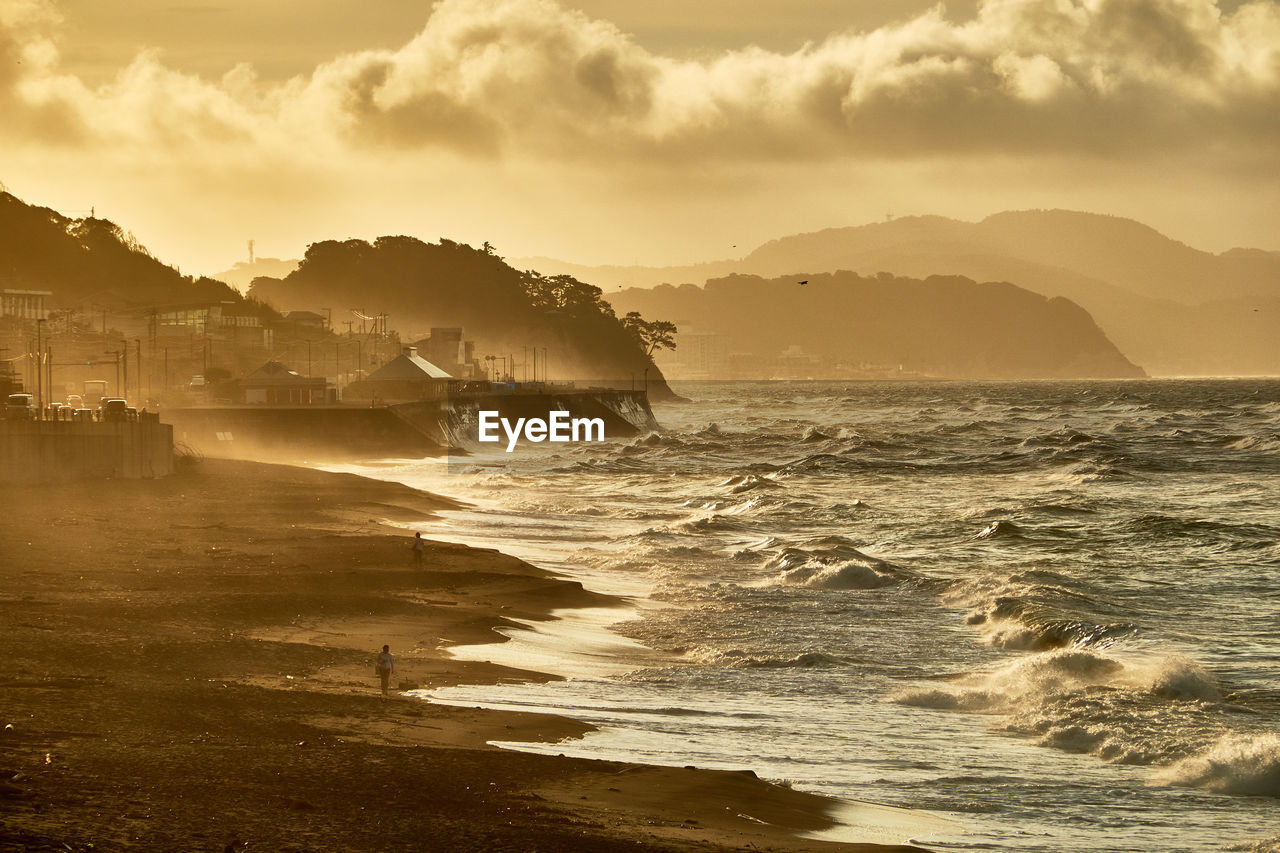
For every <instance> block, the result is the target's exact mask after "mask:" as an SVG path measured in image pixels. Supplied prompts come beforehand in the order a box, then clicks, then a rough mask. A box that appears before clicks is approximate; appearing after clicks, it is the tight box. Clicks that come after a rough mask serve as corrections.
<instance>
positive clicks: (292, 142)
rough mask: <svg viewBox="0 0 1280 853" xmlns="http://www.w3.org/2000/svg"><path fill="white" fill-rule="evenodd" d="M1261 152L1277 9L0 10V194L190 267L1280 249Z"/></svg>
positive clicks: (461, 0) (525, 0)
mask: <svg viewBox="0 0 1280 853" xmlns="http://www.w3.org/2000/svg"><path fill="white" fill-rule="evenodd" d="M1278 131H1280V3H1278V2H1276V0H1253V2H1246V3H1234V2H1233V3H1231V4H1229V5H1226V4H1214V3H1212V2H1208V0H986V2H981V3H974V2H970V0H966V2H964V3H959V4H948V5H947V6H945V7H943V6H940V5H930V4H928V3H922V2H915V0H910V2H893V0H863V2H834V1H833V0H789V2H786V0H733V2H730V0H704V2H700V3H696V4H675V3H669V2H624V0H580V1H579V2H577V3H575V4H570V3H556V2H553V0H443V2H439V3H436V4H434V5H432V4H427V3H421V2H413V3H411V2H405V0H378V2H375V3H366V4H356V3H351V2H349V0H344V1H343V2H338V0H307V1H306V2H304V0H284V1H283V2H258V3H250V2H240V0H236V2H207V3H194V2H193V3H181V2H172V0H171V2H163V0H128V2H123V0H63V2H52V0H0V146H2V148H0V150H3V152H4V156H3V159H0V182H3V183H4V185H5V186H6V187H7V188H8V189H9V190H10V191H11V192H14V193H15V194H17V195H18V196H19V197H21V198H23V199H24V200H26V201H29V202H32V203H38V204H44V205H48V206H50V207H53V208H55V209H59V210H62V211H64V212H67V213H70V214H73V215H79V214H80V213H81V212H87V209H88V208H89V207H90V206H93V207H95V208H96V210H97V212H98V214H99V215H100V216H104V217H107V218H110V219H112V220H114V221H116V222H118V223H119V224H121V225H122V226H124V227H125V228H128V229H130V230H132V231H133V232H134V233H135V235H136V236H137V237H138V238H139V239H140V240H141V241H142V242H143V243H144V244H146V245H147V246H149V247H150V248H151V249H152V251H153V252H154V253H155V254H156V255H157V256H158V257H160V258H162V259H163V260H166V261H170V262H173V263H176V264H178V265H180V266H181V267H182V268H183V270H184V272H211V271H216V270H219V269H223V268H225V267H228V266H230V265H231V263H232V262H233V261H236V260H240V259H241V258H242V257H243V256H244V254H245V245H244V244H245V241H246V240H247V239H250V238H253V239H255V240H256V241H257V252H258V254H259V255H262V256H275V257H297V256H299V255H300V254H301V253H302V251H303V250H304V249H305V246H306V244H307V243H309V242H312V241H314V240H319V239H328V238H343V237H374V236H377V235H380V234H412V235H415V236H419V237H423V238H425V239H436V238H437V237H440V236H445V237H449V238H451V239H456V240H461V241H465V242H469V243H472V244H475V245H479V244H480V243H481V242H483V241H485V240H488V241H489V242H491V243H493V244H494V245H496V246H497V248H498V250H499V251H500V252H501V253H502V254H506V255H532V254H545V255H553V256H559V257H563V258H565V259H568V260H572V261H578V262H584V263H603V262H613V263H633V262H640V263H679V262H688V261H697V260H710V259H717V258H723V257H731V256H737V255H741V254H742V253H743V252H744V251H746V250H747V249H749V248H751V247H753V246H754V245H756V244H758V243H760V242H763V241H765V240H768V239H771V238H773V237H777V236H782V235H784V234H789V233H794V232H798V231H807V230H815V229H819V228H824V227H832V226H843V225H852V224H860V223H863V222H866V221H870V220H877V219H881V218H883V217H884V216H885V215H886V214H887V213H893V214H895V215H903V214H912V213H938V214H942V215H948V216H955V217H959V218H966V219H974V218H980V217H982V216H985V215H987V214H989V213H992V212H996V211H999V210H1003V209H1016V208H1048V207H1062V208H1071V209H1079V210H1090V211H1096V212H1102V213H1114V214H1117V215H1122V216H1131V217H1134V218H1137V219H1140V220H1142V221H1144V222H1146V223H1148V224H1150V225H1152V226H1154V227H1156V228H1158V229H1160V230H1162V231H1164V232H1166V233H1168V234H1170V235H1171V236H1173V237H1176V238H1178V239H1181V240H1183V241H1185V242H1188V243H1191V244H1192V245H1195V246H1197V247H1201V248H1207V249H1213V250H1221V249H1225V248H1229V247H1231V246H1236V245H1252V246H1260V247H1263V248H1270V249H1280V237H1277V234H1280V228H1278V227H1277V226H1280V133H1278ZM735 246H736V247H737V248H735Z"/></svg>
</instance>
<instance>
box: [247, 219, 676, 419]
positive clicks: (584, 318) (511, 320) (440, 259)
mask: <svg viewBox="0 0 1280 853" xmlns="http://www.w3.org/2000/svg"><path fill="white" fill-rule="evenodd" d="M249 295H250V296H251V297H252V298H255V299H259V300H262V301H263V302H265V303H267V304H269V305H272V306H273V307H276V308H278V309H280V310H288V309H309V310H312V311H318V310H322V309H323V307H324V306H328V307H329V308H331V309H332V310H333V314H334V317H335V326H336V325H337V324H338V321H337V320H336V318H337V317H338V316H340V315H344V314H346V313H347V312H348V310H350V309H351V308H354V309H355V310H357V311H359V313H360V314H363V315H365V316H377V315H381V314H386V315H388V318H389V319H388V322H389V324H390V326H391V327H392V328H395V329H398V330H399V331H400V333H401V337H402V338H404V339H406V340H412V339H414V338H415V337H418V336H421V335H425V334H426V333H427V331H428V330H429V329H430V328H432V327H457V326H461V327H462V329H463V333H464V335H465V336H466V337H467V338H468V339H473V340H475V341H476V344H477V348H476V352H477V355H480V354H482V353H492V354H495V355H497V356H499V357H501V356H507V355H510V356H512V357H515V356H519V357H520V359H521V362H523V360H524V353H525V352H526V351H528V350H529V349H532V350H535V351H537V350H544V349H545V356H546V357H547V358H548V359H549V368H550V373H549V375H550V376H551V378H552V379H553V380H562V379H574V380H578V381H582V382H607V383H610V384H615V385H617V384H629V383H631V382H632V381H633V379H634V380H636V381H639V380H641V379H642V377H644V376H645V375H646V371H647V376H648V381H649V387H650V389H651V390H652V391H653V392H654V393H655V395H656V396H658V397H661V396H663V395H664V394H666V393H669V390H668V389H667V388H666V384H665V382H664V381H663V379H662V376H661V372H660V371H659V370H658V369H657V368H655V367H654V366H653V364H652V362H651V361H650V360H649V357H648V355H647V354H646V352H645V350H644V349H643V348H642V347H641V345H640V344H639V342H638V339H637V337H636V336H635V335H634V334H633V333H632V331H631V330H630V329H629V328H628V327H627V326H626V325H624V323H623V322H622V321H621V320H619V319H618V317H616V316H615V315H614V312H613V309H612V307H610V306H609V304H608V303H606V302H604V301H603V300H602V299H601V292H600V289H599V288H597V287H594V286H592V285H590V284H585V283H583V282H581V281H577V280H576V279H574V278H572V277H570V276H553V277H547V276H542V275H539V274H538V273H536V272H532V271H527V272H520V271H518V270H516V269H514V268H512V267H511V266H509V265H508V264H506V263H505V262H504V261H503V259H502V258H500V257H498V256H497V255H496V254H494V253H493V251H492V250H491V249H490V248H489V247H488V246H487V245H486V247H484V248H483V249H473V248H472V247H470V246H467V245H464V244H461V243H455V242H453V241H451V240H444V239H442V240H441V241H440V242H439V243H426V242H423V241H422V240H418V239H416V238H414V237H404V236H388V237H380V238H378V239H377V240H375V241H374V242H372V243H369V242H366V241H364V240H344V241H335V240H326V241H323V242H319V243H313V244H311V245H310V246H308V247H307V251H306V255H305V256H304V257H303V259H302V261H301V263H300V264H299V265H298V268H297V269H296V270H294V271H293V272H291V273H289V274H288V275H286V276H284V277H283V278H272V277H259V278H256V279H254V281H253V283H252V285H251V287H250V289H249Z"/></svg>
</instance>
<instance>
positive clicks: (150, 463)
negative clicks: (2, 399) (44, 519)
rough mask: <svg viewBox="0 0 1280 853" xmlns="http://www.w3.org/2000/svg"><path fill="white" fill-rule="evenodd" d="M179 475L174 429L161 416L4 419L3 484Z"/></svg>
mask: <svg viewBox="0 0 1280 853" xmlns="http://www.w3.org/2000/svg"><path fill="white" fill-rule="evenodd" d="M172 473H173V429H172V427H170V426H169V425H168V424H164V423H161V422H160V420H159V418H157V417H156V416H155V415H147V414H143V415H142V416H141V417H140V418H139V419H138V420H136V421H125V422H113V423H99V422H87V423H80V422H67V421H0V482H6V483H47V482H57V481H67V480H84V479H107V478H118V479H142V478H148V477H164V476H166V475H168V474H172Z"/></svg>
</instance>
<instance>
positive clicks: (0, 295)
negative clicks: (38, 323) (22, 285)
mask: <svg viewBox="0 0 1280 853" xmlns="http://www.w3.org/2000/svg"><path fill="white" fill-rule="evenodd" d="M49 296H53V292H52V291H49V290H7V289H6V290H0V317H17V318H19V319H22V320H47V319H48V318H49V309H48V308H46V307H45V298H46V297H49Z"/></svg>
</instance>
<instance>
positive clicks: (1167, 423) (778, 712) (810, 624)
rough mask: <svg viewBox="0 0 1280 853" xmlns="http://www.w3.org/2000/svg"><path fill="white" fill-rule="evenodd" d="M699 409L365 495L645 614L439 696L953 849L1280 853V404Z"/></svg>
mask: <svg viewBox="0 0 1280 853" xmlns="http://www.w3.org/2000/svg"><path fill="white" fill-rule="evenodd" d="M676 390H677V391H678V392H679V393H681V394H684V395H686V396H687V397H688V398H690V400H691V402H689V403H684V404H665V405H660V406H657V407H655V411H656V414H657V416H658V419H659V421H660V422H661V423H662V425H663V430H662V431H661V432H660V433H655V434H652V435H647V436H643V437H640V438H637V439H635V440H632V441H627V442H616V443H606V444H595V445H578V446H565V445H557V446H554V447H548V446H546V445H522V446H521V447H519V448H518V449H517V450H516V452H515V453H511V454H507V453H502V452H486V453H485V454H477V455H475V456H471V457H466V458H462V459H458V458H455V459H453V460H452V461H450V462H449V463H448V464H442V463H440V462H436V461H428V462H421V461H417V462H400V463H392V464H386V463H383V464H379V465H374V466H367V467H366V466H347V467H346V468H345V469H344V470H353V471H357V472H360V473H364V474H368V475H371V476H377V477H383V478H388V479H396V480H400V481H403V482H407V483H409V484H411V485H415V486H420V487H423V488H427V489H431V490H434V491H439V492H442V493H445V494H449V495H453V496H456V497H459V498H462V499H464V500H468V501H470V502H472V504H473V506H472V507H471V508H469V509H467V510H465V511H460V512H454V513H449V514H448V515H447V516H446V517H445V518H444V519H443V520H441V521H440V522H437V523H433V524H430V525H426V526H423V527H422V528H421V529H423V530H424V531H425V532H426V533H427V534H428V535H430V536H434V537H437V538H441V539H449V540H455V541H464V542H474V543H477V544H484V545H487V546H490V547H498V548H501V549H502V550H505V551H508V552H510V553H515V554H517V555H519V556H522V557H525V558H526V559H529V560H531V561H533V562H535V563H538V564H540V565H544V566H548V567H550V568H553V569H555V570H556V571H559V572H561V573H563V574H565V575H568V576H572V577H575V578H579V579H582V580H583V582H584V583H585V584H587V585H588V586H589V587H591V588H595V589H599V590H601V591H605V592H613V593H617V594H620V595H624V596H626V597H628V599H629V601H630V602H631V604H632V607H630V608H624V609H619V610H615V611H592V612H589V613H586V614H577V615H575V614H566V617H567V618H566V619H565V620H564V621H563V622H561V623H555V624H554V625H548V624H545V623H543V624H538V625H531V626H530V629H529V630H528V631H516V632H510V633H512V634H513V640H512V641H511V642H509V643H504V644H501V645H488V646H481V647H473V648H470V649H463V650H460V651H459V654H461V655H464V656H474V657H480V658H488V659H493V660H500V661H503V662H511V663H516V664H520V663H524V664H525V665H529V666H532V667H534V668H540V669H550V670H553V671H558V672H561V673H562V674H565V675H568V676H570V677H569V678H568V679H567V680H565V681H560V682H553V683H551V684H545V685H510V684H506V685H500V686H498V687H463V688H453V689H448V690H438V691H431V692H430V696H431V698H432V700H433V701H445V702H460V703H465V704H471V705H479V704H486V705H493V706H499V707H511V708H529V709H537V710H548V711H553V712H556V713H561V714H566V715H569V716H574V717H578V718H581V719H584V720H588V721H590V722H592V723H595V724H596V725H598V726H599V727H600V730H599V731H598V732H595V733H593V734H590V735H588V736H587V737H586V738H584V739H582V740H580V741H573V742H566V743H559V744H549V745H548V744H509V746H511V747H512V748H519V749H526V750H531V751H544V752H552V753H561V752H563V753H567V754H573V755H583V756H591V757H607V758H619V759H624V760H639V761H647V762H654V763H661V764H671V765H677V766H682V765H690V764H692V765H697V766H700V767H725V768H734V769H740V768H744V767H749V768H751V769H753V770H755V771H756V772H757V773H758V774H759V775H761V776H762V777H765V778H771V779H776V780H782V781H786V782H787V783H788V784H791V785H792V786H794V787H795V788H798V789H803V790H810V791H817V792H821V793H826V794H831V795H835V796H839V797H845V798H849V799H854V800H859V801H865V802H871V803H877V804H881V805H885V806H894V807H900V808H907V809H917V810H923V811H925V812H927V813H929V814H930V815H932V816H935V817H936V818H938V820H936V821H933V822H922V823H920V824H919V826H918V831H917V832H915V833H914V835H915V838H916V840H918V841H922V842H926V843H928V844H929V845H930V846H932V847H934V848H936V849H958V850H964V849H1001V850H1025V851H1067V850H1070V851H1077V850H1078V851H1122V850H1133V851H1182V850H1185V851H1203V850H1215V849H1218V850H1220V849H1233V850H1257V851H1270V850H1280V801H1278V800H1277V797H1280V382H1277V381H1254V380H1235V381H1150V382H1145V381H1144V382H1078V383H1062V382H1053V383H1049V382H1036V383H887V382H867V383H847V382H845V383H839V382H837V383H741V382H738V383H681V384H679V385H677V386H676ZM864 829H865V830H866V831H865V832H863V833H862V834H863V836H864V837H868V834H870V835H874V832H873V831H872V830H871V829H867V828H864ZM892 840H902V839H900V838H898V839H892Z"/></svg>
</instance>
